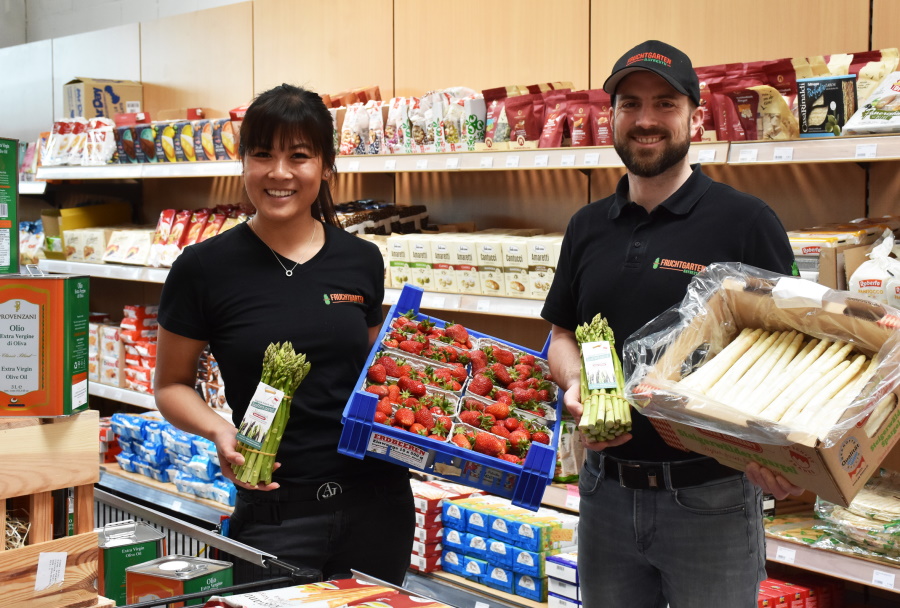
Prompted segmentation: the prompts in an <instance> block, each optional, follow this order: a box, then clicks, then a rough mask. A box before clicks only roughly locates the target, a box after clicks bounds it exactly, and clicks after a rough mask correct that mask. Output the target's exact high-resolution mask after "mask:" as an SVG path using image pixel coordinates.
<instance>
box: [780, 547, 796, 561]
mask: <svg viewBox="0 0 900 608" xmlns="http://www.w3.org/2000/svg"><path fill="white" fill-rule="evenodd" d="M796 558H797V550H796V549H791V548H789V547H784V546H779V547H778V551H776V553H775V560H776V561H779V562H783V563H785V564H793V563H794V560H795V559H796Z"/></svg>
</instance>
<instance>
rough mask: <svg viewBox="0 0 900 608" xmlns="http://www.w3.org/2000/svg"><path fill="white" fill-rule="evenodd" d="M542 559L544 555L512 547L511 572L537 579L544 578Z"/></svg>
mask: <svg viewBox="0 0 900 608" xmlns="http://www.w3.org/2000/svg"><path fill="white" fill-rule="evenodd" d="M544 558H545V554H543V553H538V552H536V551H529V550H527V549H520V548H519V547H514V548H513V552H512V569H513V572H517V573H518V574H528V575H530V576H537V577H541V576H545V571H544Z"/></svg>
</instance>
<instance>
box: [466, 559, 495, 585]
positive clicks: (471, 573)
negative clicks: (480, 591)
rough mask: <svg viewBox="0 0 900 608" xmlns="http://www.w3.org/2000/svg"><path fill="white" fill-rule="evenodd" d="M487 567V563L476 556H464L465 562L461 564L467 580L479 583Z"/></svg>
mask: <svg viewBox="0 0 900 608" xmlns="http://www.w3.org/2000/svg"><path fill="white" fill-rule="evenodd" d="M488 567H489V566H488V563H487V562H486V561H484V560H483V559H478V558H477V557H469V556H468V555H467V556H466V557H465V564H464V566H463V570H464V572H463V576H464V577H466V578H467V579H469V580H473V581H476V582H478V583H480V582H481V581H482V579H483V578H484V575H485V574H487V570H488Z"/></svg>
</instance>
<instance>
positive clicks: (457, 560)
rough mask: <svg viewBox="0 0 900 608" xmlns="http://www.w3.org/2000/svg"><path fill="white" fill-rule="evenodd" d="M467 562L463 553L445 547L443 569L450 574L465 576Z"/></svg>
mask: <svg viewBox="0 0 900 608" xmlns="http://www.w3.org/2000/svg"><path fill="white" fill-rule="evenodd" d="M465 560H466V557H465V556H464V555H463V554H462V552H461V551H454V550H453V549H449V548H447V547H444V550H443V552H442V553H441V569H442V570H443V571H444V572H449V573H450V574H456V575H458V576H463V573H464V572H465V565H466V562H465Z"/></svg>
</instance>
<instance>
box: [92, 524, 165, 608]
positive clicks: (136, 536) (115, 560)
mask: <svg viewBox="0 0 900 608" xmlns="http://www.w3.org/2000/svg"><path fill="white" fill-rule="evenodd" d="M165 536H166V535H165V534H163V533H162V532H160V531H159V530H157V529H156V528H154V527H152V526H149V525H147V524H145V523H141V522H135V521H134V520H127V521H120V522H116V523H112V524H107V525H106V526H104V527H103V529H102V530H100V543H99V545H100V566H99V571H100V581H99V582H100V589H99V591H100V595H102V596H103V597H106V598H109V599H111V600H113V601H114V602H115V603H116V605H117V606H123V605H124V604H125V603H126V602H125V570H126V568H128V567H129V566H135V565H138V564H143V563H146V562H149V561H152V560H155V559H158V558H160V557H162V556H163V555H165V553H166V542H165Z"/></svg>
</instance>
